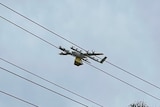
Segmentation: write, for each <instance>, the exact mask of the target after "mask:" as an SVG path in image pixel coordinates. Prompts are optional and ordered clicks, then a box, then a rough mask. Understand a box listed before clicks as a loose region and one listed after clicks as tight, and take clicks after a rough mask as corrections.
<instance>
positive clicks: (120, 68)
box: [0, 3, 160, 89]
mask: <svg viewBox="0 0 160 107" xmlns="http://www.w3.org/2000/svg"><path fill="white" fill-rule="evenodd" d="M0 5H2V6H3V7H5V8H7V9H9V10H10V11H12V12H14V13H16V14H18V15H20V16H21V17H23V18H25V19H27V20H28V21H30V22H32V23H34V24H36V25H38V26H39V27H41V28H43V29H45V30H46V31H48V32H50V33H52V34H54V35H55V36H57V37H59V38H61V39H63V40H65V41H67V42H68V43H70V44H72V45H74V46H76V47H78V48H80V49H82V50H84V51H86V52H87V50H86V49H84V48H82V47H80V46H79V45H77V44H75V43H73V42H71V41H70V40H68V39H66V38H64V37H63V36H61V35H59V34H57V33H56V32H54V31H52V30H50V29H48V28H47V27H44V26H42V25H41V24H39V23H37V22H35V21H33V20H31V19H30V18H28V17H26V16H24V15H22V14H21V13H19V12H17V11H15V10H14V9H12V8H10V7H8V6H6V5H4V4H3V3H0ZM96 57H98V56H96ZM98 58H100V57H98ZM100 59H101V58H100ZM105 62H106V63H108V64H110V65H112V66H113V67H115V68H117V69H119V70H121V71H123V72H125V73H127V74H129V75H131V76H133V77H135V78H137V79H139V80H141V81H143V82H145V83H147V84H149V85H151V86H153V87H155V88H157V89H160V87H159V86H157V85H155V84H153V83H151V82H149V81H147V80H145V79H143V78H141V77H139V76H137V75H135V74H133V73H130V72H129V71H127V70H125V69H123V68H122V67H119V66H117V65H115V64H113V63H111V62H109V61H105Z"/></svg>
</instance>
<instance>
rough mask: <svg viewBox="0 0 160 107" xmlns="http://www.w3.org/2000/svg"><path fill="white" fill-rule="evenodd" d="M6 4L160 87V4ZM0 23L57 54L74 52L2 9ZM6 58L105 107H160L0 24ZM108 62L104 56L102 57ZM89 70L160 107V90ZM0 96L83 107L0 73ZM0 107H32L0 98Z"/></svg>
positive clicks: (61, 0)
mask: <svg viewBox="0 0 160 107" xmlns="http://www.w3.org/2000/svg"><path fill="white" fill-rule="evenodd" d="M0 2H1V3H3V4H5V5H6V6H8V7H10V8H12V9H14V10H16V11H17V12H19V13H21V14H23V15H24V16H26V17H28V18H30V19H32V20H34V21H36V22H37V23H39V24H41V25H43V26H45V27H46V28H48V29H50V30H52V31H54V32H56V33H57V34H60V35H61V36H63V37H64V38H66V39H68V40H69V41H72V42H73V43H75V44H76V45H78V46H80V47H83V48H84V49H86V50H91V51H92V50H94V51H96V52H102V53H104V55H105V56H107V57H108V59H107V61H109V62H111V63H113V64H115V65H117V66H120V67H122V68H123V69H125V70H127V71H129V72H130V73H132V74H134V75H137V76H139V77H141V78H143V79H144V80H147V81H149V82H151V83H153V84H155V85H157V86H159V87H160V82H159V81H160V78H159V77H160V66H159V64H160V57H159V56H160V36H159V35H160V30H159V28H160V21H159V19H160V6H159V5H160V1H159V0H45V1H42V0H41V1H40V0H23V1H22V0H14V1H13V0H0ZM0 13H1V16H2V17H4V18H6V19H8V20H10V21H13V22H14V23H16V24H18V25H19V26H22V27H23V28H25V29H27V30H28V31H30V32H32V33H34V34H36V35H38V36H39V37H41V38H43V39H45V40H47V41H49V42H50V43H52V44H54V45H56V46H60V45H61V46H62V47H64V48H66V49H69V48H70V47H71V46H73V44H70V43H68V42H67V41H65V40H63V39H61V38H59V37H57V36H55V35H53V34H51V33H50V32H48V31H46V30H44V29H42V28H41V27H39V26H37V25H35V24H33V23H32V22H30V21H28V20H26V19H24V18H23V17H21V16H19V15H17V14H15V13H14V12H12V11H10V10H8V9H7V8H5V7H4V6H2V5H0ZM0 50H1V51H0V58H3V59H5V60H8V61H10V62H12V63H14V64H17V65H19V66H20V67H23V68H25V69H27V70H29V71H31V72H33V73H35V74H37V75H39V76H41V77H43V78H46V79H48V80H50V81H52V82H54V83H56V84H58V85H61V86H63V87H65V88H67V89H69V90H71V91H74V92H76V93H78V94H80V95H81V96H84V97H86V98H88V99H90V100H93V101H95V102H97V103H98V104H101V105H103V106H104V107H128V105H130V104H131V103H134V102H136V101H144V102H145V103H146V104H147V105H149V106H150V107H159V106H160V100H157V99H154V98H152V97H150V96H148V95H146V94H144V93H142V92H140V91H138V90H136V89H134V88H132V87H130V86H128V85H126V84H124V83H122V82H120V81H118V80H116V79H114V78H113V77H111V76H108V75H106V74H104V73H102V72H100V71H99V70H96V69H95V68H93V67H91V66H89V65H87V64H84V65H83V66H80V67H77V66H74V57H72V56H60V55H58V54H59V53H60V52H61V51H60V50H58V49H56V48H54V47H52V46H50V45H48V44H47V43H45V42H43V41H41V40H39V39H37V38H36V37H34V36H33V35H31V34H29V33H27V32H25V31H23V30H21V29H20V28H18V27H16V26H14V25H12V24H10V23H8V22H7V21H5V20H4V19H2V18H0ZM102 57H104V56H102ZM90 62H91V63H92V64H93V65H94V66H96V67H98V68H100V69H102V70H104V71H105V72H107V73H109V74H111V75H113V76H116V77H117V78H119V79H121V80H123V81H125V82H127V83H129V84H131V85H133V86H135V87H137V88H139V89H141V90H143V91H145V92H147V93H149V94H151V95H153V96H155V97H157V98H159V99H160V89H157V88H155V87H153V86H151V85H148V84H147V83H144V82H142V81H140V80H138V79H137V78H135V77H132V76H131V75H128V74H126V73H124V72H123V71H121V70H119V69H117V68H115V67H114V66H111V65H110V64H108V63H106V62H104V64H99V63H97V62H94V61H92V60H90ZM0 67H3V68H6V69H8V70H10V71H12V72H14V73H17V74H19V75H22V76H24V77H25V78H28V79H30V80H32V81H35V82H37V83H39V84H41V85H44V86H45V87H48V88H50V89H52V90H54V91H56V92H59V93H61V94H63V95H65V96H68V97H70V98H72V99H74V100H76V101H79V102H81V103H83V104H85V105H87V106H88V107H98V105H96V104H93V103H91V102H89V101H86V100H85V99H82V98H80V97H78V96H75V95H73V94H71V93H69V92H66V91H64V90H62V89H60V88H58V87H56V86H54V85H51V84H49V83H47V82H45V81H43V80H40V79H38V78H36V77H34V76H33V75H30V74H28V73H26V72H24V71H22V70H20V69H18V68H16V67H14V66H12V65H9V64H7V63H5V62H4V61H2V60H0ZM0 84H1V86H0V90H1V91H5V92H7V93H10V94H12V95H15V96H16V97H19V98H22V99H24V100H26V101H29V102H31V103H33V104H36V105H38V106H39V107H82V105H80V104H77V103H75V102H73V101H71V100H68V99H66V98H64V97H62V96H59V95H57V94H54V93H52V92H49V91H47V90H45V89H43V88H41V87H38V86H36V85H34V84H32V83H30V82H27V81H25V80H23V79H21V78H18V77H16V76H14V75H12V74H9V73H7V72H5V71H4V70H0ZM0 106H1V107H11V106H12V107H29V106H30V105H28V104H26V103H24V102H21V101H18V100H16V99H14V98H11V97H9V96H6V95H4V94H2V93H0Z"/></svg>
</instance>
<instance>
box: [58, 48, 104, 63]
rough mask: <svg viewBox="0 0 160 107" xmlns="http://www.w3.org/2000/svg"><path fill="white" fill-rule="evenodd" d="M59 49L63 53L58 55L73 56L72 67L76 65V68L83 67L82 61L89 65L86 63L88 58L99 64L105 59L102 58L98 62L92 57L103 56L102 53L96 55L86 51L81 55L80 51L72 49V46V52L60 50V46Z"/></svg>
mask: <svg viewBox="0 0 160 107" xmlns="http://www.w3.org/2000/svg"><path fill="white" fill-rule="evenodd" d="M59 49H60V50H61V51H63V52H61V53H59V55H71V56H74V57H75V60H74V65H76V66H80V65H83V61H85V62H88V63H90V62H89V61H88V58H90V59H92V60H94V61H96V62H99V63H103V62H104V61H105V60H106V59H107V57H106V56H105V57H104V58H102V59H101V60H98V59H96V58H95V57H93V56H97V55H103V53H96V52H94V51H92V52H89V51H86V52H85V53H83V52H82V50H78V48H74V47H73V46H72V47H71V50H72V51H69V50H66V49H65V48H62V47H61V46H59Z"/></svg>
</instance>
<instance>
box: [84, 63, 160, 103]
mask: <svg viewBox="0 0 160 107" xmlns="http://www.w3.org/2000/svg"><path fill="white" fill-rule="evenodd" d="M86 64H88V65H89V66H91V67H93V68H95V69H97V70H99V71H101V72H102V73H104V74H106V75H108V76H111V77H112V78H114V79H116V80H118V81H120V82H122V83H124V84H126V85H128V86H130V87H132V88H134V89H136V90H138V91H140V92H142V93H144V94H146V95H148V96H150V97H152V98H154V99H157V100H160V98H158V97H156V96H154V95H152V94H149V93H148V92H145V91H144V90H142V89H139V88H137V87H136V86H134V85H131V84H129V83H128V82H126V81H124V80H122V79H119V78H118V77H116V76H114V75H111V74H110V73H108V72H106V71H104V70H102V69H100V68H98V67H96V66H94V65H92V64H89V63H86Z"/></svg>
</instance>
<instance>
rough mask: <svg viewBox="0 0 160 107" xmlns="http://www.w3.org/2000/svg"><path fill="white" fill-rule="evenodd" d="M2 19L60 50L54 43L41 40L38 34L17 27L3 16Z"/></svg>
mask: <svg viewBox="0 0 160 107" xmlns="http://www.w3.org/2000/svg"><path fill="white" fill-rule="evenodd" d="M0 18H2V19H4V20H6V21H7V22H9V23H11V24H13V25H14V26H17V27H18V28H20V29H22V30H24V31H25V32H27V33H29V34H31V35H33V36H34V37H36V38H38V39H40V40H42V41H43V42H45V43H47V44H49V45H51V46H53V47H55V48H57V49H59V48H58V47H57V46H56V45H53V44H52V43H50V42H48V41H46V40H45V39H43V38H41V37H39V36H37V35H36V34H34V33H32V32H30V31H28V30H26V29H24V28H23V27H21V26H19V25H17V24H16V23H14V22H11V21H10V20H8V19H6V18H4V17H2V16H0Z"/></svg>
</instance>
